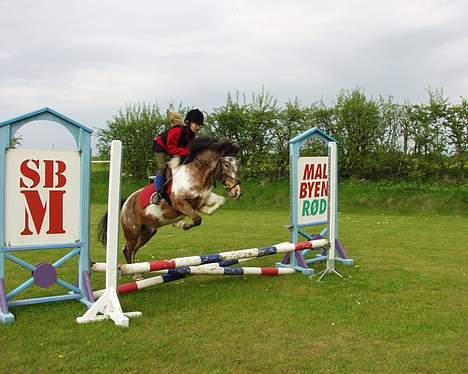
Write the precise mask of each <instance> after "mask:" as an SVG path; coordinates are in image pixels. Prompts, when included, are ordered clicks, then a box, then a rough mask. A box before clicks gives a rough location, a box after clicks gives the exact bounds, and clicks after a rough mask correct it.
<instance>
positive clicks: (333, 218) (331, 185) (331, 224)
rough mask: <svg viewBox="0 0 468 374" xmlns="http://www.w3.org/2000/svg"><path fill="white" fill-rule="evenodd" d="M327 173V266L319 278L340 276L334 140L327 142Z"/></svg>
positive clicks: (336, 168)
mask: <svg viewBox="0 0 468 374" xmlns="http://www.w3.org/2000/svg"><path fill="white" fill-rule="evenodd" d="M328 173H329V175H328V240H329V242H330V249H329V250H328V256H327V267H326V269H325V270H324V271H323V272H322V275H321V276H320V278H319V280H321V279H322V278H323V277H324V276H325V274H328V273H335V274H337V275H338V276H340V277H342V276H341V274H340V273H338V271H337V270H336V268H335V259H336V254H335V246H336V238H337V230H338V225H337V222H338V156H337V146H336V143H335V142H330V143H328Z"/></svg>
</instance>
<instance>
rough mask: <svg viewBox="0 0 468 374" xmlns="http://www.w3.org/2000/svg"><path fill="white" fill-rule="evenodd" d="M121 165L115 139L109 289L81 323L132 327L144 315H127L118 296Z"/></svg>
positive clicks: (109, 208) (119, 147)
mask: <svg viewBox="0 0 468 374" xmlns="http://www.w3.org/2000/svg"><path fill="white" fill-rule="evenodd" d="M121 163H122V142H121V141H119V140H113V141H112V143H111V161H110V172H109V197H108V202H107V219H108V221H107V254H106V256H107V260H106V263H107V269H106V290H105V292H104V295H102V296H101V297H100V298H99V300H98V301H96V302H95V303H94V304H93V305H92V306H91V308H89V309H88V311H87V312H86V313H85V314H84V315H83V316H82V317H78V318H77V319H76V321H77V322H78V323H89V322H94V321H102V320H106V319H111V320H113V321H114V322H115V324H116V325H117V326H121V327H128V324H129V321H128V319H129V318H130V317H139V316H141V313H140V312H130V313H123V312H122V308H121V306H120V301H119V297H118V295H117V276H118V273H117V251H118V246H119V216H120V214H119V213H120V175H121Z"/></svg>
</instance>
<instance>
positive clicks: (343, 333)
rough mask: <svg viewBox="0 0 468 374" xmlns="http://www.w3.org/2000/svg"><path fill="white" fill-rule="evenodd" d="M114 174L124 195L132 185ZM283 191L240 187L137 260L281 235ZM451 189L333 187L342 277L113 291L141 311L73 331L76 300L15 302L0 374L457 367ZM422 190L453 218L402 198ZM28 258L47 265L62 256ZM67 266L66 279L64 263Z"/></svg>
mask: <svg viewBox="0 0 468 374" xmlns="http://www.w3.org/2000/svg"><path fill="white" fill-rule="evenodd" d="M106 178H107V176H106V175H105V172H103V173H102V174H101V175H99V174H96V173H93V183H94V184H93V190H92V191H93V192H92V193H93V199H94V203H93V205H92V218H91V221H92V227H91V229H92V232H93V236H92V243H91V248H92V252H93V259H94V260H95V261H102V260H104V259H105V253H104V249H103V248H102V247H101V246H100V245H99V244H98V243H97V242H96V240H95V238H94V237H95V235H94V233H95V230H96V221H97V218H98V217H99V216H100V215H101V214H102V213H103V212H105V210H106V204H105V200H106V195H107V192H106V190H105V186H104V184H105V183H104V181H105V179H106ZM124 181H125V183H124V186H123V190H124V193H125V192H130V190H131V189H133V188H135V187H136V185H135V184H132V185H130V184H128V183H127V181H126V180H125V179H124ZM285 186H287V185H286V184H281V183H278V184H274V185H272V186H268V187H262V186H259V185H249V184H248V185H246V186H245V191H246V192H245V195H244V197H243V199H242V200H241V201H238V202H232V201H230V202H229V204H228V206H227V207H226V208H223V209H221V210H220V211H219V212H217V213H216V214H215V215H214V216H210V217H206V216H205V217H204V222H203V225H202V226H201V227H198V228H195V229H193V230H190V231H187V232H183V231H180V230H177V229H175V228H172V227H165V228H163V229H161V230H160V232H159V233H158V234H157V235H156V237H155V238H154V239H153V240H152V241H151V242H150V243H149V244H148V245H147V246H146V247H144V248H143V249H142V250H141V251H140V252H139V254H138V257H139V259H140V260H141V261H146V260H152V259H161V258H173V257H180V256H188V255H197V254H206V253H214V252H218V251H225V250H235V249H242V248H249V247H257V246H265V245H270V244H273V243H278V242H282V241H286V240H289V233H288V231H287V229H286V228H285V226H286V225H287V224H288V223H289V211H288V205H289V202H288V197H287V190H285ZM359 187H361V188H359ZM421 188H422V189H423V192H421ZM460 188H461V190H460V191H461V192H460V194H459V192H458V187H455V186H452V187H450V186H449V187H447V191H444V190H439V189H435V190H432V191H431V190H430V188H429V187H428V186H426V187H421V186H419V187H414V186H410V185H406V186H405V185H400V186H385V185H367V184H365V185H362V184H361V185H357V184H353V185H348V184H343V185H342V186H341V191H342V195H341V196H340V199H341V208H342V212H343V213H341V216H340V237H341V239H342V241H343V242H344V244H345V247H346V249H347V250H348V252H349V254H350V256H351V257H352V258H353V259H354V260H355V266H352V267H344V266H341V265H339V270H340V271H341V272H342V274H343V276H344V278H343V279H340V278H338V277H334V276H329V277H327V278H326V279H325V281H323V282H317V281H316V278H312V279H309V278H307V277H305V276H303V275H300V274H296V275H292V276H284V277H276V278H270V277H254V276H252V277H216V276H194V277H188V278H186V279H184V280H183V281H178V282H173V283H170V284H166V285H162V286H158V287H155V288H150V289H146V290H143V291H141V292H139V293H137V294H132V295H127V296H123V297H121V303H122V307H123V309H124V310H125V311H136V310H139V311H141V312H143V317H141V318H139V319H134V320H131V326H130V328H129V329H120V328H117V327H115V326H114V325H113V324H112V323H110V322H101V323H96V324H91V325H78V324H77V323H76V322H75V318H76V317H77V316H80V315H82V314H83V313H84V311H85V308H84V307H83V306H82V305H81V304H79V303H75V302H69V303H60V304H45V305H36V306H28V307H22V308H15V309H13V312H14V313H15V315H16V317H17V321H16V322H15V324H13V325H8V326H0V346H1V347H2V364H1V368H2V370H1V372H8V373H9V372H22V373H30V372H31V373H32V372H47V373H49V372H63V371H67V372H84V371H90V372H129V373H137V372H138V373H155V372H163V373H165V372H187V373H207V372H209V373H250V372H275V373H284V372H287V373H296V372H297V373H312V372H314V373H329V372H357V373H367V372H375V373H394V372H404V373H415V372H417V373H433V372H441V373H464V372H467V371H468V353H467V349H466V348H467V344H466V342H467V341H468V327H467V322H466V321H467V320H468V308H467V305H468V274H467V273H468V259H467V258H468V257H467V255H466V251H467V250H468V246H467V244H466V238H467V237H468V217H467V216H466V212H467V210H465V211H463V212H461V213H463V214H459V210H457V209H459V208H456V207H457V206H459V205H461V206H465V207H466V205H463V204H466V196H465V194H464V193H466V186H465V187H460ZM405 189H406V190H405ZM414 189H416V190H414ZM392 191H393V192H392ZM402 191H407V193H403V192H402ZM463 191H464V192H463ZM418 194H420V195H421V199H422V200H421V201H426V200H427V199H432V200H433V201H436V202H437V204H439V203H441V202H443V201H444V199H445V198H446V197H447V196H453V199H454V200H453V201H457V203H456V204H455V203H454V202H451V200H450V199H448V200H449V203H448V204H453V207H455V208H456V209H455V208H453V207H452V208H453V209H454V210H453V211H452V214H451V215H450V214H448V213H450V211H441V212H440V214H439V211H436V210H433V209H434V207H436V206H438V205H437V204H435V203H434V204H428V205H427V206H428V207H429V208H423V204H421V203H420V201H418V200H417V199H415V200H413V199H411V198H410V197H411V196H412V195H418ZM425 194H427V195H425ZM254 195H255V196H254ZM343 196H345V197H343ZM389 196H395V199H396V198H397V197H398V196H399V199H396V200H398V202H397V203H395V204H390V203H387V204H385V203H384V202H385V201H387V200H388V199H389ZM364 197H365V199H367V200H362V199H364ZM353 199H356V200H353ZM464 199H465V200H464ZM372 202H374V203H375V204H379V205H376V206H373V205H372V204H373V203H372ZM424 206H425V205H424ZM409 207H411V209H408V208H409ZM418 207H421V209H419V210H418V209H417V208H418ZM405 209H408V212H410V213H405ZM428 212H429V213H428ZM27 256H30V260H31V261H33V262H34V260H35V261H36V262H40V261H43V260H44V259H45V260H47V261H48V262H50V261H53V260H54V259H56V258H57V257H59V256H60V253H57V252H54V251H50V252H48V253H42V254H40V253H37V252H35V253H32V254H28V255H27ZM280 259H281V257H280V256H273V257H264V258H261V259H257V260H254V261H252V262H250V263H249V266H256V265H264V266H271V265H272V264H274V263H275V262H276V261H278V260H280ZM120 261H123V259H122V257H121V256H120ZM322 267H323V265H317V269H316V270H317V271H319V270H321V269H322ZM7 271H8V274H9V278H8V279H9V285H8V286H9V288H12V287H13V283H14V282H18V281H20V280H21V279H25V278H27V277H28V274H26V273H25V272H24V271H20V270H19V269H17V268H16V267H14V266H12V265H10V266H9V267H8V268H7ZM63 273H64V276H65V278H66V279H67V280H70V282H73V279H74V276H75V275H74V272H73V269H72V266H68V267H66V268H65V269H63V271H62V274H63ZM126 280H128V278H126V279H124V281H126ZM93 284H94V286H95V288H100V287H102V286H103V285H104V276H103V274H95V275H94V276H93ZM42 292H44V290H41V291H38V290H36V289H34V290H32V291H31V294H32V295H39V294H42Z"/></svg>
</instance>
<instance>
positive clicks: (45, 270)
mask: <svg viewBox="0 0 468 374" xmlns="http://www.w3.org/2000/svg"><path fill="white" fill-rule="evenodd" d="M33 278H34V283H36V284H37V285H38V286H39V287H42V288H49V287H50V286H52V285H53V284H54V283H55V281H56V280H57V269H55V268H54V267H53V266H52V265H51V264H47V263H43V264H39V265H37V267H36V270H35V271H34V273H33Z"/></svg>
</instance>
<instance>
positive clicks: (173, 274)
mask: <svg viewBox="0 0 468 374" xmlns="http://www.w3.org/2000/svg"><path fill="white" fill-rule="evenodd" d="M167 271H168V273H167V274H164V275H158V276H155V277H151V278H148V279H143V280H140V281H135V282H130V283H125V284H122V285H120V286H119V287H118V289H117V292H118V294H119V295H124V294H128V293H133V292H136V291H140V290H142V289H144V288H148V287H152V286H156V285H158V284H163V283H169V282H173V281H176V280H179V279H182V278H185V277H186V276H187V275H196V274H198V275H199V274H207V275H263V276H279V275H287V274H294V273H295V272H296V270H295V269H294V268H276V267H272V268H271V267H270V268H267V267H243V268H233V267H221V266H189V267H186V268H179V269H169V270H167ZM104 291H105V290H99V291H95V292H94V297H96V298H98V297H100V296H101V295H102V294H103V293H104Z"/></svg>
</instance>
